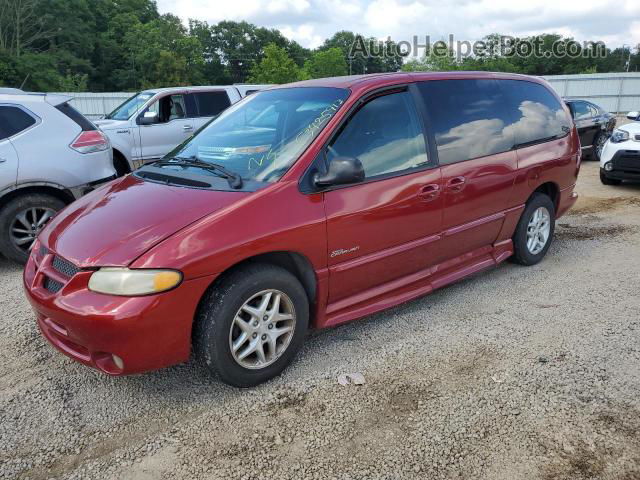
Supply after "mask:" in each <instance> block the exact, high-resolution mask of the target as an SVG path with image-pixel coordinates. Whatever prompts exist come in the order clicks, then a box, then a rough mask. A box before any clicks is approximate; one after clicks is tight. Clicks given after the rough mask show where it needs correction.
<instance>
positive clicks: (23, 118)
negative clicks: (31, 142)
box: [0, 105, 36, 140]
mask: <svg viewBox="0 0 640 480" xmlns="http://www.w3.org/2000/svg"><path fill="white" fill-rule="evenodd" d="M35 123H36V119H35V118H33V117H32V116H31V115H29V114H28V113H27V112H25V111H24V110H22V109H21V108H18V107H12V106H8V105H0V140H3V139H5V138H9V137H13V136H14V135H16V134H18V133H20V132H22V131H23V130H26V129H27V128H29V127H31V126H32V125H34V124H35Z"/></svg>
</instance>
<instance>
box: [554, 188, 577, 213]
mask: <svg viewBox="0 0 640 480" xmlns="http://www.w3.org/2000/svg"><path fill="white" fill-rule="evenodd" d="M574 188H575V185H571V186H570V187H569V188H565V189H564V190H560V195H559V199H558V211H557V212H556V218H560V217H561V216H562V215H564V214H565V213H567V211H569V209H570V208H571V207H573V205H575V203H576V202H577V201H578V193H577V192H575V191H574Z"/></svg>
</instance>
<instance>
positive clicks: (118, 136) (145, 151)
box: [95, 85, 268, 175]
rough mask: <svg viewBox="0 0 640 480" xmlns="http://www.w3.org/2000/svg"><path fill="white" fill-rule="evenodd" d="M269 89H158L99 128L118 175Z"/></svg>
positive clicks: (133, 101)
mask: <svg viewBox="0 0 640 480" xmlns="http://www.w3.org/2000/svg"><path fill="white" fill-rule="evenodd" d="M266 87H268V85H232V86H215V87H214V86H212V87H174V88H157V89H152V90H145V91H143V92H139V93H136V94H135V95H133V96H132V97H131V98H129V99H128V100H126V101H125V102H124V103H122V104H121V105H120V106H119V107H118V108H116V109H115V110H114V111H113V112H111V113H110V114H108V115H107V116H106V117H105V118H104V119H101V120H96V122H95V123H96V125H98V126H99V127H100V129H101V130H102V131H103V132H105V134H106V135H107V136H108V137H109V139H110V140H111V144H112V146H113V163H114V166H115V168H116V170H117V172H118V175H124V174H126V173H129V172H131V171H132V170H135V169H136V168H138V167H140V166H142V165H143V164H144V163H147V162H150V161H153V160H157V159H159V158H161V157H163V156H164V155H166V154H167V153H168V152H169V151H170V150H172V149H173V148H174V147H175V146H177V145H179V144H180V143H182V142H184V141H185V140H186V139H187V138H188V137H190V136H191V135H193V133H194V132H195V131H196V130H198V129H199V128H200V127H202V126H203V125H204V124H205V123H207V122H208V121H209V120H211V119H212V118H213V117H215V116H216V115H219V114H220V112H222V111H224V110H225V109H226V108H227V107H229V106H230V105H232V104H234V103H236V102H238V101H240V100H241V99H242V98H244V97H246V96H247V95H250V94H251V93H253V92H256V91H258V90H262V89H264V88H266Z"/></svg>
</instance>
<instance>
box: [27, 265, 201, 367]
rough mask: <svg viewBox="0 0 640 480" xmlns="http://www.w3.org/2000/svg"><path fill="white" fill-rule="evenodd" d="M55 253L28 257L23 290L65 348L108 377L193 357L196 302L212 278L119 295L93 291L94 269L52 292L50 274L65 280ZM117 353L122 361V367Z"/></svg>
mask: <svg viewBox="0 0 640 480" xmlns="http://www.w3.org/2000/svg"><path fill="white" fill-rule="evenodd" d="M52 257H53V254H51V253H47V254H46V255H45V256H44V257H43V258H42V260H41V261H40V263H39V265H37V264H36V261H35V259H34V255H32V256H31V257H30V258H29V261H28V262H27V265H26V267H25V271H24V288H25V292H26V295H27V299H28V300H29V302H30V303H31V306H32V307H33V309H34V311H35V313H36V318H37V322H38V327H39V328H40V331H41V332H42V334H43V336H44V337H45V338H46V339H47V340H48V341H49V343H51V344H52V345H53V346H54V347H55V348H56V349H58V350H59V351H60V352H62V353H63V354H65V355H67V356H68V357H71V358H72V359H74V360H76V361H78V362H80V363H83V364H85V365H88V366H90V367H93V368H97V369H98V370H100V371H102V372H104V373H107V374H109V375H125V374H130V373H139V372H144V371H149V370H156V369H159V368H163V367H167V366H170V365H174V364H177V363H181V362H184V361H186V360H188V359H189V355H190V350H191V327H192V323H193V319H194V316H195V313H196V309H197V305H198V303H199V301H200V298H201V297H202V295H203V294H204V292H205V290H206V289H207V287H208V286H209V285H210V284H211V281H212V280H213V277H203V278H198V279H195V280H190V281H185V282H183V283H182V284H181V285H180V286H179V287H178V288H176V289H174V290H171V291H169V292H165V293H162V294H158V295H149V296H144V297H117V296H112V295H102V294H98V293H94V292H92V291H90V290H89V289H88V288H87V285H88V281H89V277H90V276H91V274H92V272H91V271H80V272H78V273H76V274H75V275H73V277H71V278H68V279H66V283H65V284H64V286H63V287H62V288H61V289H60V290H59V291H58V292H57V293H52V292H51V291H50V290H48V289H47V288H45V285H44V281H45V279H46V278H47V276H50V275H51V276H57V279H58V280H64V279H62V278H60V275H59V274H56V273H54V272H53V271H52V267H51V262H52ZM49 278H51V277H49ZM61 283H62V282H61ZM113 355H117V357H119V358H120V359H122V362H123V367H120V366H118V365H117V364H116V362H115V361H114V359H113Z"/></svg>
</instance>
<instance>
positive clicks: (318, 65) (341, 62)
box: [304, 47, 348, 78]
mask: <svg viewBox="0 0 640 480" xmlns="http://www.w3.org/2000/svg"><path fill="white" fill-rule="evenodd" d="M347 73H348V67H347V62H346V61H345V59H344V55H343V54H342V50H340V49H339V48H337V47H333V48H329V49H327V50H320V51H318V52H315V53H313V54H312V55H311V58H310V59H309V60H307V61H306V62H305V63H304V76H305V77H307V78H324V77H338V76H341V75H346V74H347Z"/></svg>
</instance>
